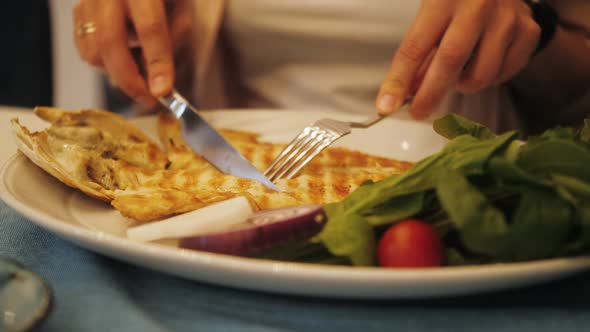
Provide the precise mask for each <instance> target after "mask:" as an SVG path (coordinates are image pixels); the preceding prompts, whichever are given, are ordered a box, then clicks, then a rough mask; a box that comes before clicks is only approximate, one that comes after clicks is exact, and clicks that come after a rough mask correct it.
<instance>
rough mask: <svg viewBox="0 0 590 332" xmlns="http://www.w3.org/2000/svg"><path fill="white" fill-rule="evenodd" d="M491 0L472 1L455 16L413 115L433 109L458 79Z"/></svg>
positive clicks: (412, 108)
mask: <svg viewBox="0 0 590 332" xmlns="http://www.w3.org/2000/svg"><path fill="white" fill-rule="evenodd" d="M488 3H489V2H487V1H486V2H482V1H469V2H468V5H465V6H464V7H461V9H460V10H459V12H458V13H457V14H456V15H455V17H454V18H453V20H452V22H451V24H450V26H449V28H448V29H447V31H446V32H445V34H444V37H443V39H442V42H441V44H440V46H439V48H438V50H437V52H436V54H435V56H434V59H433V60H432V64H431V66H430V67H429V68H428V70H427V72H426V76H425V77H424V81H423V82H422V84H421V85H420V88H419V89H418V92H417V93H416V96H415V97H414V99H413V101H412V105H411V106H410V114H411V115H412V116H413V117H414V118H416V119H423V118H425V117H427V116H428V115H430V114H431V113H432V112H434V110H435V109H436V107H437V106H438V104H439V103H440V102H441V101H442V99H443V98H444V97H445V95H446V94H447V92H448V91H449V90H450V88H451V87H452V86H454V85H455V83H456V82H457V80H458V78H459V76H460V73H461V72H462V70H463V68H464V66H465V64H466V63H467V61H468V60H469V58H470V57H471V54H472V53H473V50H474V49H475V46H476V45H477V42H478V40H479V38H480V36H481V34H482V31H483V29H484V25H485V24H486V14H487V13H489V8H488V7H489V6H487V4H488Z"/></svg>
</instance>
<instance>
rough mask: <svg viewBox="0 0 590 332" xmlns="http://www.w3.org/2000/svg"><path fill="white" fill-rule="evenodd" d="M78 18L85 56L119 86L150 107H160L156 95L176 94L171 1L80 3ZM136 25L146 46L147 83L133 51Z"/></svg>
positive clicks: (77, 38) (83, 0) (77, 39)
mask: <svg viewBox="0 0 590 332" xmlns="http://www.w3.org/2000/svg"><path fill="white" fill-rule="evenodd" d="M73 18H74V27H75V31H74V39H75V42H76V47H77V48H78V52H79V54H80V56H81V57H82V59H83V60H84V61H86V62H87V63H89V64H91V65H93V66H96V67H98V68H101V69H102V70H104V71H105V72H106V74H107V75H108V77H109V79H110V80H111V83H112V84H113V85H115V86H117V87H118V88H120V89H121V90H122V91H123V92H125V93H126V94H127V95H129V96H130V97H131V98H133V99H134V100H136V101H138V102H139V103H140V104H142V105H144V106H147V107H151V106H154V105H155V104H156V98H154V97H161V96H163V95H166V94H167V93H169V92H170V91H171V90H172V85H173V82H174V64H173V56H172V45H171V42H170V37H169V31H168V25H167V20H166V8H165V1H163V0H100V1H97V0H80V1H79V2H78V4H77V5H76V7H75V8H74V15H73ZM84 24H86V26H85V27H86V29H84V28H83V25H84ZM130 24H131V26H132V28H133V29H134V30H135V31H136V33H137V42H138V43H139V46H141V50H142V55H143V62H144V63H145V70H146V72H147V82H146V80H145V78H144V77H143V76H142V74H141V72H140V70H139V67H138V64H137V63H136V62H135V59H134V57H133V55H132V53H131V51H130V49H129V42H130V38H132V37H133V36H130V29H129V27H130ZM84 30H85V31H86V33H85V32H84Z"/></svg>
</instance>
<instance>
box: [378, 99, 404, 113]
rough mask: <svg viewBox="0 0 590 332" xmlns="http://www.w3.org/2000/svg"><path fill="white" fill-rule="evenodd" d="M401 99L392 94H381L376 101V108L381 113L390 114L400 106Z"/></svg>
mask: <svg viewBox="0 0 590 332" xmlns="http://www.w3.org/2000/svg"><path fill="white" fill-rule="evenodd" d="M401 104H402V103H401V100H400V99H399V98H398V97H396V96H394V95H382V96H381V97H379V100H378V101H377V110H378V111H379V113H381V114H391V113H393V112H395V111H397V109H398V108H400V106H401Z"/></svg>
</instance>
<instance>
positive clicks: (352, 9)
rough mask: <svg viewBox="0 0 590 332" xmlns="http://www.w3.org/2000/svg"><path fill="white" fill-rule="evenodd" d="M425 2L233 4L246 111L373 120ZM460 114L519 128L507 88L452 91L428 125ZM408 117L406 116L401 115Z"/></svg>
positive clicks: (247, 0)
mask: <svg viewBox="0 0 590 332" xmlns="http://www.w3.org/2000/svg"><path fill="white" fill-rule="evenodd" d="M419 5H420V0H229V2H228V10H227V14H226V17H225V22H224V29H225V32H226V34H227V35H228V37H229V40H230V44H231V45H232V47H233V48H234V51H235V52H236V53H237V58H238V70H239V75H238V77H239V78H240V79H241V82H240V84H241V85H242V86H243V87H244V89H245V95H246V103H247V105H248V106H249V107H264V108H282V109H295V110H321V111H340V112H354V113H366V114H370V113H372V112H375V107H374V104H375V98H376V95H377V91H378V90H379V86H380V84H381V82H382V80H383V79H384V77H385V74H386V73H387V70H388V68H389V66H390V64H391V59H392V57H393V55H394V54H395V50H396V49H397V47H398V46H399V44H400V42H401V40H402V39H403V37H404V35H405V32H406V30H407V29H408V27H409V25H410V24H411V22H412V21H413V19H414V17H415V16H416V13H417V10H418V7H419ZM449 111H452V112H455V113H458V114H461V115H463V116H466V117H468V118H471V119H473V120H475V121H479V122H481V123H483V124H485V125H487V126H489V127H491V128H493V129H495V130H506V129H515V128H516V127H517V121H516V117H515V116H514V109H513V107H512V104H511V102H510V99H509V97H508V96H507V94H506V91H504V89H500V88H490V89H488V90H485V91H483V92H481V93H477V94H472V95H462V94H459V93H455V92H452V93H450V94H449V95H448V96H447V98H446V99H445V101H444V102H443V103H442V105H441V106H440V109H439V111H438V112H437V113H436V114H434V115H433V116H432V117H431V118H430V119H429V120H430V121H431V120H432V119H433V118H436V117H438V116H440V115H441V114H443V113H446V112H449ZM396 116H399V117H407V116H408V115H407V114H403V112H402V113H400V114H397V115H396Z"/></svg>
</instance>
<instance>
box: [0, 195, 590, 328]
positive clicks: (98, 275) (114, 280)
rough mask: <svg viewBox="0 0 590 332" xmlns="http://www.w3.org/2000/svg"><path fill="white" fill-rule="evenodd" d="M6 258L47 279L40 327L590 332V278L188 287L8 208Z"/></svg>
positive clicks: (2, 248)
mask: <svg viewBox="0 0 590 332" xmlns="http://www.w3.org/2000/svg"><path fill="white" fill-rule="evenodd" d="M0 256H8V257H11V258H13V259H16V260H18V261H19V262H21V263H23V264H25V265H26V266H27V267H29V268H30V269H32V270H33V271H35V272H37V273H38V274H40V275H41V276H42V277H44V278H45V279H46V280H47V282H48V283H49V284H50V285H51V287H52V289H53V293H54V307H53V310H52V312H51V313H50V315H49V316H48V318H47V320H46V321H45V322H44V323H43V324H42V325H41V326H40V327H39V328H38V330H39V331H55V332H66V331H101V332H102V331H129V332H132V331H142V332H151V331H224V332H225V331H257V332H264V331H273V332H275V331H343V332H345V331H363V332H367V331H413V332H415V331H428V332H437V331H494V332H501V331H519V332H524V331H535V332H539V331H568V332H569V331H590V273H586V274H582V275H578V276H576V277H573V278H569V279H565V280H561V281H558V282H554V283H551V284H546V285H542V286H537V287H532V288H527V289H521V290H516V291H509V292H502V293H494V294H484V295H477V296H469V297H460V298H445V299H437V300H419V301H418V300H415V301H392V300H391V301H353V300H346V301H344V300H333V299H317V298H305V297H293V296H283V295H274V294H265V293H257V292H249V291H242V290H235V289H230V288H223V287H218V286H211V285H207V284H202V283H197V282H192V281H186V280H183V279H179V278H176V277H172V276H169V275H165V274H161V273H158V272H154V271H151V270H147V269H144V268H140V267H136V266H133V265H129V264H126V263H122V262H119V261H116V260H112V259H109V258H107V257H104V256H101V255H97V254H94V253H93V252H90V251H87V250H85V249H82V248H79V247H77V246H75V245H73V244H70V243H69V242H66V241H64V240H62V239H61V238H59V237H57V236H55V235H53V234H51V233H48V232H46V231H45V230H43V229H41V228H39V227H37V226H36V225H34V224H33V223H31V222H30V221H29V220H27V219H26V218H24V217H22V216H20V215H19V214H17V213H16V212H15V211H13V210H12V209H11V208H9V207H8V206H6V205H5V204H4V203H2V202H0Z"/></svg>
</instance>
